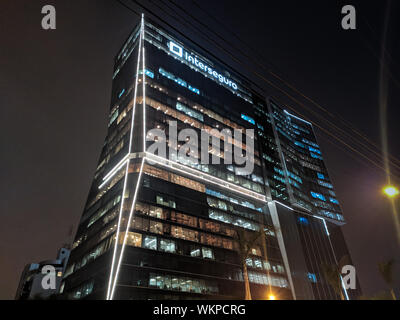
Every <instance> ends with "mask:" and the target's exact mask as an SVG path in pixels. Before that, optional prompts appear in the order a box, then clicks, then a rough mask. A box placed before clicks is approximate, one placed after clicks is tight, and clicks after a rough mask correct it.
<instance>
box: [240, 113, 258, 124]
mask: <svg viewBox="0 0 400 320" xmlns="http://www.w3.org/2000/svg"><path fill="white" fill-rule="evenodd" d="M242 119H243V120H246V121H247V122H250V123H251V124H254V125H255V124H256V122H255V121H254V119H253V118H251V117H249V116H246V115H245V114H242Z"/></svg>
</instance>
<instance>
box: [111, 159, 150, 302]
mask: <svg viewBox="0 0 400 320" xmlns="http://www.w3.org/2000/svg"><path fill="white" fill-rule="evenodd" d="M145 159H146V158H145V157H143V159H142V165H141V167H140V173H139V178H138V181H137V184H136V189H135V195H134V196H133V201H132V206H131V210H130V213H129V218H128V222H127V225H126V230H125V236H124V242H123V243H122V249H121V254H120V256H119V260H118V264H117V270H116V272H115V277H114V283H113V287H112V290H111V294H110V300H112V299H113V297H114V292H115V287H116V285H117V281H118V276H119V271H120V269H121V262H122V258H123V255H124V252H125V246H126V239H127V238H128V231H129V228H130V225H131V221H132V216H133V212H134V210H135V205H136V199H137V195H138V191H139V186H140V183H141V180H142V175H143V166H144V161H145Z"/></svg>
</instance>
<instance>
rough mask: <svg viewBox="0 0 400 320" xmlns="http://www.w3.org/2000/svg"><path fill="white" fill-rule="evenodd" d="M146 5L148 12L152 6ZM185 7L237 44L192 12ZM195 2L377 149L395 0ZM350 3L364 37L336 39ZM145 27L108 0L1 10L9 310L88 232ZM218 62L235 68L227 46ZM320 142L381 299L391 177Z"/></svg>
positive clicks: (393, 253)
mask: <svg viewBox="0 0 400 320" xmlns="http://www.w3.org/2000/svg"><path fill="white" fill-rule="evenodd" d="M126 2H129V1H127V0H126ZM142 2H143V3H145V4H146V5H148V6H150V7H151V2H150V1H144V0H142ZM178 2H179V4H181V5H182V6H184V7H185V8H186V9H187V10H188V11H190V12H191V14H193V15H194V16H196V17H198V18H199V19H201V20H202V21H204V22H205V23H206V24H208V25H210V27H211V28H215V30H217V31H218V32H219V33H222V34H223V35H224V37H226V38H227V39H229V40H231V41H232V42H235V45H237V46H241V44H240V43H238V42H237V40H235V38H233V37H232V36H230V35H229V34H227V33H226V31H225V30H223V29H222V30H221V29H218V28H217V26H216V25H215V23H214V22H213V21H212V20H210V19H208V18H207V17H205V16H204V15H203V14H202V13H201V12H200V11H198V9H195V7H193V6H192V5H191V1H190V0H185V1H184V0H180V1H178ZM199 3H201V6H202V7H204V8H206V9H207V10H208V11H210V12H212V14H213V15H214V16H216V17H218V19H220V20H221V21H222V22H223V23H224V24H225V25H227V26H229V27H230V28H231V30H232V31H233V32H235V33H236V34H237V35H238V36H239V37H240V38H242V39H246V42H248V43H249V44H251V46H252V47H253V48H256V50H257V51H258V52H260V53H262V55H263V56H264V57H265V61H264V63H265V64H267V65H268V64H270V63H272V65H273V68H274V69H273V70H274V71H276V72H277V73H279V74H280V75H282V76H283V77H284V78H285V79H287V80H289V81H290V82H291V83H292V84H293V85H295V86H296V87H297V88H298V89H299V90H301V91H302V92H304V93H305V94H307V95H308V96H310V97H311V98H312V99H313V100H314V101H317V102H318V103H320V104H321V105H322V106H324V107H325V108H326V109H327V110H329V111H330V112H332V113H334V114H336V115H340V116H341V117H343V118H344V119H346V120H347V121H349V122H351V123H352V124H353V125H354V126H355V127H356V128H357V129H358V130H360V131H362V132H363V133H364V134H365V135H367V136H368V137H369V138H370V139H371V140H373V141H374V142H375V143H377V144H380V127H379V61H378V59H377V57H376V56H375V55H374V53H376V54H378V53H379V52H380V43H381V40H382V39H381V34H382V26H383V21H384V12H385V5H386V3H387V2H386V1H381V0H374V1H347V2H342V1H333V0H325V1H311V0H309V1H294V0H292V1H288V0H281V1H246V2H245V3H246V5H243V4H242V5H239V4H237V3H239V2H234V1H222V0H219V1H215V0H214V1H206V0H202V1H199ZM349 3H351V4H353V5H355V6H356V8H357V10H358V11H357V12H358V22H359V24H358V30H356V31H343V30H342V29H341V27H340V20H341V15H340V9H341V7H342V6H343V5H345V4H349ZM46 4H53V5H55V7H56V9H57V30H55V31H44V30H42V29H41V18H42V15H41V13H40V12H41V8H42V6H44V5H46ZM399 9H400V4H398V3H396V1H393V4H392V11H391V20H390V21H391V23H390V24H389V31H390V32H389V37H388V42H387V50H388V52H390V53H391V56H392V58H393V59H394V61H392V63H391V64H390V68H391V72H392V74H393V76H394V77H395V78H396V79H399V78H400V77H399V75H400V70H399V69H400V67H399V66H400V61H395V59H396V57H398V56H399V54H400V43H399V41H398V34H396V32H395V31H396V30H400V28H399V25H398V24H399V22H397V25H396V21H395V20H396V18H398V16H399ZM136 10H138V11H139V10H140V9H137V7H136ZM158 12H159V11H158ZM361 16H362V17H361ZM363 19H367V21H368V22H369V24H370V26H371V28H372V29H370V28H369V27H367V25H366V24H365V23H363V21H365V20H363ZM169 21H170V22H171V20H169ZM136 23H137V18H136V17H135V15H133V14H132V13H131V12H129V11H128V10H127V9H125V8H124V7H122V6H121V5H120V4H118V2H116V1H112V0H91V1H90V0H81V1H65V0H64V1H61V0H59V1H54V0H46V1H41V0H35V1H31V0H29V1H28V0H27V1H23V0H3V1H1V4H0V37H1V38H0V39H1V44H0V106H1V109H0V110H1V114H0V118H1V120H2V125H1V135H0V136H1V138H0V142H1V150H2V152H1V158H0V215H1V223H0V299H12V298H13V297H14V294H15V290H16V287H17V283H18V280H19V276H20V273H21V271H22V269H23V267H24V265H25V264H27V263H30V262H37V261H40V260H46V259H50V258H53V257H54V256H55V254H56V251H57V249H58V248H59V247H60V246H61V245H62V244H63V243H64V242H66V241H67V234H68V230H69V228H70V226H71V225H72V224H73V225H74V226H75V227H76V226H77V224H78V222H79V218H80V215H81V213H82V209H83V206H84V203H85V200H86V196H87V193H88V191H89V187H90V183H91V179H92V177H93V174H94V171H95V168H96V163H97V160H98V157H99V155H100V152H101V148H102V145H103V140H104V137H105V134H106V127H107V118H108V108H109V102H110V92H111V78H112V71H113V70H112V68H113V57H114V55H115V54H116V53H117V51H118V49H119V48H120V46H121V45H122V43H123V41H124V40H125V39H126V37H127V36H128V34H129V33H130V31H131V29H132V28H133V26H134V25H135V24H136ZM178 27H179V28H180V29H181V30H183V32H184V33H185V34H187V35H188V36H189V37H194V38H195V39H196V40H197V41H199V42H201V43H202V44H204V45H207V46H208V47H209V44H207V43H206V42H204V41H202V40H201V39H200V38H197V37H196V36H195V34H193V32H191V31H189V30H186V29H185V28H184V27H182V26H179V25H178ZM372 30H374V31H372ZM396 36H397V37H396ZM244 50H247V49H246V48H244ZM211 51H212V52H214V53H215V54H217V55H218V56H221V57H223V58H224V57H225V55H224V54H222V53H221V52H220V51H218V49H217V48H211ZM247 51H250V52H251V50H247ZM235 54H236V53H235ZM226 60H227V61H228V60H229V58H228V57H226ZM242 60H245V59H243V58H242ZM242 71H243V72H244V73H245V74H246V70H242ZM248 75H249V77H252V78H253V80H256V79H254V76H252V75H251V74H248ZM258 83H260V84H261V85H263V84H262V82H260V81H258ZM398 84H399V83H397V86H396V85H395V83H394V82H393V81H392V82H391V85H390V90H389V123H388V128H389V141H390V142H389V148H390V151H391V153H392V154H393V155H395V156H397V157H399V158H400V141H399V139H398V119H399V111H398V109H397V107H398V106H399V103H400V95H399V86H398ZM278 97H279V95H278ZM279 98H281V99H282V100H281V101H282V102H284V103H286V102H287V100H285V98H284V97H279ZM292 105H294V104H292ZM308 105H311V104H310V103H309V104H308ZM297 108H298V110H299V111H300V112H303V110H302V109H301V108H300V107H297ZM330 130H332V129H330ZM317 134H318V136H319V138H320V139H319V140H320V143H321V145H322V149H323V152H324V155H325V159H326V161H327V165H328V168H329V171H330V173H331V178H332V180H333V183H334V185H335V187H336V189H337V194H338V197H339V199H340V201H341V203H342V206H343V209H344V215H345V217H346V219H347V222H348V224H347V226H345V227H344V233H345V236H346V239H347V242H348V246H349V248H350V251H351V254H352V257H353V260H354V262H355V264H356V268H357V271H358V276H359V277H360V280H361V286H362V289H363V290H364V293H366V294H373V293H377V292H379V291H382V290H384V289H385V284H384V283H383V281H382V280H381V279H380V277H379V274H378V271H377V263H378V262H379V261H382V260H385V259H389V258H396V259H398V260H399V262H400V259H399V258H400V257H399V245H398V244H397V242H396V232H395V230H394V227H393V222H392V217H391V213H390V210H389V205H388V203H387V200H386V199H384V198H383V197H382V195H381V194H380V193H379V191H380V189H381V187H382V185H383V184H384V183H385V176H384V173H383V172H382V171H381V170H379V169H374V168H372V167H370V166H368V165H365V164H364V163H363V162H360V161H358V160H357V159H355V158H354V154H353V155H352V154H351V153H350V152H348V151H347V152H344V151H342V150H341V149H340V148H338V147H337V145H336V143H332V141H331V139H329V137H327V136H326V135H325V134H321V132H320V131H317ZM399 271H400V268H399V267H398V266H397V269H396V273H397V274H399ZM399 280H400V279H398V278H397V279H396V287H397V288H399V287H400V283H399Z"/></svg>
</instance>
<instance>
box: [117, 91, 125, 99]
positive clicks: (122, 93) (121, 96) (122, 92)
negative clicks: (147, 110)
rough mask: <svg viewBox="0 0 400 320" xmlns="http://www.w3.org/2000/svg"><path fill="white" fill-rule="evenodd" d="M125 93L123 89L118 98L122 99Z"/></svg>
mask: <svg viewBox="0 0 400 320" xmlns="http://www.w3.org/2000/svg"><path fill="white" fill-rule="evenodd" d="M124 93H125V89H122V91H121V92H120V94H119V95H118V98H121V97H122V95H123V94H124Z"/></svg>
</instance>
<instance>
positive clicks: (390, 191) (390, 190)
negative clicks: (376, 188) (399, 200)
mask: <svg viewBox="0 0 400 320" xmlns="http://www.w3.org/2000/svg"><path fill="white" fill-rule="evenodd" d="M383 193H384V194H385V195H386V196H387V197H389V198H394V197H396V196H398V195H399V194H400V191H399V189H397V188H396V187H394V186H387V187H385V188H383Z"/></svg>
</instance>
